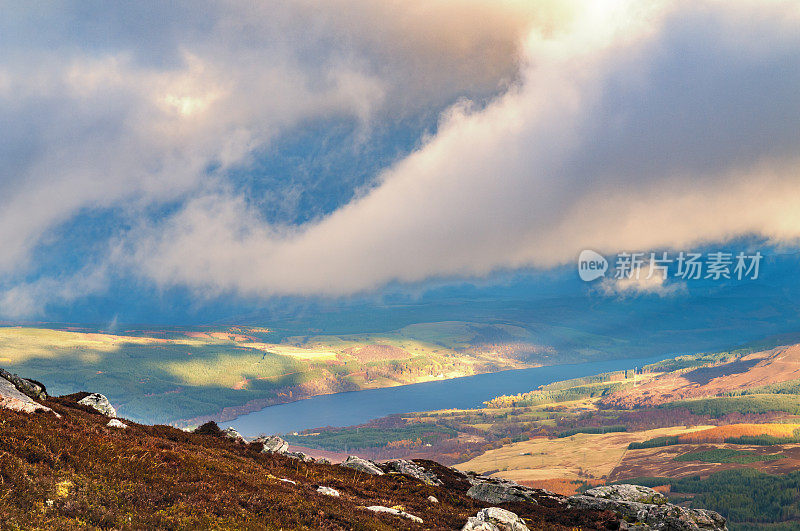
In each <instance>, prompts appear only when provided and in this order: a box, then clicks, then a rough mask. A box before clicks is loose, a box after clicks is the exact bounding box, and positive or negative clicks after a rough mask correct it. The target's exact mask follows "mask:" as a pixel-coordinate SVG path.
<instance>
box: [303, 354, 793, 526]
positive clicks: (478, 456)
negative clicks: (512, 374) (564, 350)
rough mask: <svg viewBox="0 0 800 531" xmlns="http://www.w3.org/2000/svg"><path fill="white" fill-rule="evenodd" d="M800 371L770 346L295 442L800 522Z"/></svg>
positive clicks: (745, 521) (763, 520)
mask: <svg viewBox="0 0 800 531" xmlns="http://www.w3.org/2000/svg"><path fill="white" fill-rule="evenodd" d="M762 345H763V346H766V348H763V346H762ZM759 347H761V348H759ZM798 369H800V345H796V344H789V345H783V346H779V347H773V346H772V345H770V344H769V342H762V343H760V344H755V345H752V346H749V347H743V348H740V349H736V350H732V351H723V352H713V353H706V354H696V355H687V356H679V357H677V358H674V359H669V360H665V361H663V362H659V363H655V364H652V365H648V366H645V367H638V368H635V367H631V368H630V369H629V370H623V371H616V372H611V373H605V374H598V375H594V376H587V377H582V378H576V379H573V380H566V381H562V382H554V383H551V384H548V385H544V386H541V387H540V388H537V389H533V390H531V391H529V392H526V393H522V394H518V395H507V396H499V397H496V398H494V399H492V400H490V401H488V402H486V404H485V407H483V408H478V409H467V410H442V411H429V412H419V413H407V414H403V415H394V416H391V417H387V418H384V419H377V420H374V421H372V422H370V423H367V424H365V425H362V426H359V427H357V429H354V428H355V427H349V428H329V429H323V430H308V431H307V432H304V433H301V434H299V436H297V437H290V440H292V441H294V442H296V443H298V444H304V445H307V446H310V447H316V448H325V449H328V450H334V451H335V450H341V449H342V448H343V447H347V448H350V449H355V451H357V452H360V453H364V454H365V455H370V456H372V457H375V458H381V459H389V458H398V457H404V458H427V459H436V460H440V461H442V462H446V463H448V464H452V465H454V466H455V467H456V468H457V469H460V470H464V471H467V470H471V471H476V472H479V473H482V474H486V475H489V476H491V477H495V478H504V479H508V480H513V481H517V482H520V483H523V484H526V485H530V486H533V487H542V488H548V489H552V490H556V491H558V492H561V493H563V494H574V493H576V492H580V491H582V490H585V489H586V488H588V487H590V486H595V485H602V484H610V483H615V482H626V483H627V482H633V483H639V484H642V485H647V486H650V487H658V488H659V489H660V490H662V491H664V492H668V493H669V495H670V497H671V499H672V500H673V501H675V502H676V503H682V504H684V505H687V506H690V507H710V508H713V509H714V510H717V511H719V512H721V513H722V514H723V515H725V516H728V517H730V518H731V528H732V529H738V530H751V529H765V530H766V529H796V528H797V527H800V499H798V497H797V496H796V492H797V489H798V488H800V479H799V478H800V476H798V475H797V473H796V471H797V470H798V469H799V468H800V453H799V452H800V396H798V394H800V372H798ZM376 433H379V434H380V435H381V437H375V436H374V434H376ZM754 485H758V487H757V488H756V487H754Z"/></svg>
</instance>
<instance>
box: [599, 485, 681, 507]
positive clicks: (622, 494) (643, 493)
mask: <svg viewBox="0 0 800 531" xmlns="http://www.w3.org/2000/svg"><path fill="white" fill-rule="evenodd" d="M584 494H585V495H586V496H592V497H594V498H605V499H607V500H616V501H624V502H637V503H650V504H655V505H664V504H665V503H667V497H666V496H664V495H663V494H661V493H660V492H658V491H655V490H653V489H651V488H649V487H642V486H641V485H606V486H603V487H594V488H593V489H589V490H587V491H586V492H585V493H584Z"/></svg>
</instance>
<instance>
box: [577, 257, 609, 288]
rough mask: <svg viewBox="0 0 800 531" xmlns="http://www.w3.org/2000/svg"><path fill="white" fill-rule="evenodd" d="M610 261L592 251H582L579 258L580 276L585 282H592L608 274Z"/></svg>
mask: <svg viewBox="0 0 800 531" xmlns="http://www.w3.org/2000/svg"><path fill="white" fill-rule="evenodd" d="M606 271H608V261H607V260H606V259H605V258H603V256H602V255H601V254H599V253H596V252H594V251H592V250H590V249H584V250H583V251H581V254H580V256H579V257H578V276H580V277H581V280H583V281H584V282H591V281H592V280H595V279H598V278H600V277H602V276H604V275H605V274H606Z"/></svg>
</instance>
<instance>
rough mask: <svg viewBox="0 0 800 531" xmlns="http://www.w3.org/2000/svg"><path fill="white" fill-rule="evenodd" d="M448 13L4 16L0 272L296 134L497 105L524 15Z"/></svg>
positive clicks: (185, 6) (442, 9)
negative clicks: (309, 128) (86, 221)
mask: <svg viewBox="0 0 800 531" xmlns="http://www.w3.org/2000/svg"><path fill="white" fill-rule="evenodd" d="M373 4H375V5H373ZM459 4H461V2H454V1H452V2H450V1H448V2H435V3H430V2H423V1H422V0H413V1H409V2H394V1H389V2H384V3H373V2H369V1H366V0H346V1H345V0H336V1H331V2H323V3H320V2H309V1H298V2H294V3H287V2H278V1H267V2H259V3H253V2H237V1H232V2H227V3H200V2H178V3H170V4H159V5H147V6H146V5H143V4H129V5H117V6H109V5H107V4H103V3H97V4H95V5H92V6H91V7H87V6H85V5H76V4H72V3H70V2H65V3H58V4H53V5H51V6H48V8H47V9H40V8H37V7H35V6H23V5H19V4H14V3H10V4H8V5H6V6H5V7H4V8H3V13H4V17H3V20H2V21H0V46H2V48H3V50H4V53H3V57H2V58H1V59H0V125H2V128H3V131H4V140H3V145H2V146H0V165H2V170H0V171H1V172H2V173H0V248H2V249H3V253H2V254H0V274H3V273H5V274H12V273H15V272H19V271H24V270H26V269H27V268H29V267H30V265H31V264H30V263H29V260H30V258H31V252H32V250H33V249H34V248H35V247H36V246H37V245H38V244H39V243H40V242H41V240H42V238H43V236H45V235H46V234H47V233H48V231H51V230H52V229H53V228H54V227H57V226H58V225H60V224H62V223H64V222H66V221H68V220H69V219H71V218H72V217H74V216H76V215H78V214H79V213H80V212H82V211H85V210H87V209H98V208H123V209H127V210H130V211H131V214H130V215H131V218H133V219H136V218H138V217H140V216H142V215H144V214H143V212H142V210H143V209H146V208H147V207H149V206H151V205H154V204H155V205H158V204H166V203H169V202H173V201H181V200H182V199H183V198H184V197H185V196H186V195H187V194H194V193H197V192H198V191H199V190H200V191H202V190H203V189H204V188H206V187H209V186H211V187H213V186H216V185H217V179H218V178H219V176H220V175H224V173H225V171H226V170H227V169H229V168H230V167H232V166H234V165H241V164H246V162H247V160H248V157H249V156H250V155H251V153H252V152H253V150H254V149H256V148H259V147H261V146H264V145H265V144H268V143H269V142H270V141H272V140H273V139H274V138H276V137H278V136H279V135H281V134H282V133H284V132H286V131H290V130H291V129H292V128H293V127H298V126H299V125H300V124H302V123H303V122H304V121H309V120H314V119H331V118H336V117H346V118H349V119H353V120H356V121H358V122H360V123H361V124H363V127H365V128H368V127H369V126H370V124H371V123H372V122H373V121H375V120H378V119H381V120H385V119H386V117H387V116H392V115H396V114H403V113H406V112H418V111H419V109H423V108H424V109H430V108H435V107H436V106H437V105H438V106H442V105H446V104H449V103H450V102H451V101H452V100H453V98H454V95H455V94H459V95H463V94H469V95H473V96H475V95H486V94H489V93H491V92H496V91H497V90H498V87H499V86H500V85H501V84H502V83H503V80H504V79H506V78H510V77H512V76H513V75H514V74H515V72H516V62H517V57H516V48H517V43H518V39H519V36H520V35H521V34H522V32H523V31H524V29H523V27H527V26H528V25H529V24H530V22H531V20H532V19H534V18H536V17H535V16H534V10H533V9H531V8H530V7H527V8H526V7H521V6H522V4H521V3H518V2H502V3H501V4H500V5H499V6H498V8H497V9H494V8H490V6H489V5H488V4H487V3H485V2H476V1H468V2H464V3H463V6H460V5H459ZM537 16H538V15H537ZM476 20H481V24H477V23H476ZM401 96H402V97H401ZM209 168H216V174H215V175H213V176H209V174H208V169H209Z"/></svg>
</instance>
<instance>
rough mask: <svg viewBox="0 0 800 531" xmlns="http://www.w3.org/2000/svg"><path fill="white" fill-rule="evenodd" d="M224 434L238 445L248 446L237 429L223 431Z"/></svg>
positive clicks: (230, 428) (231, 428)
mask: <svg viewBox="0 0 800 531" xmlns="http://www.w3.org/2000/svg"><path fill="white" fill-rule="evenodd" d="M222 433H223V434H224V435H225V437H228V438H229V439H233V440H234V441H236V442H238V443H242V444H247V440H246V439H245V438H244V437H243V436H242V434H241V433H239V432H238V431H236V428H234V427H229V428H225V429H224V430H222Z"/></svg>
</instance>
